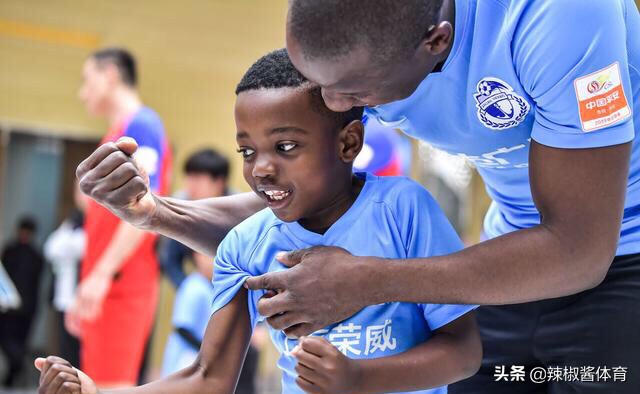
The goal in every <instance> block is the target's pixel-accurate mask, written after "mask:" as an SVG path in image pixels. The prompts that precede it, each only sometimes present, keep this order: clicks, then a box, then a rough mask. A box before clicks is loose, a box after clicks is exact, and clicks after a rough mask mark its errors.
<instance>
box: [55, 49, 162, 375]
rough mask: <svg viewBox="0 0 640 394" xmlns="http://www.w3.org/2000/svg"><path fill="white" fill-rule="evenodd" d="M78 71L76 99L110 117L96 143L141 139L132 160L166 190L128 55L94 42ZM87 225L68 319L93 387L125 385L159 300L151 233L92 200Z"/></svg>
mask: <svg viewBox="0 0 640 394" xmlns="http://www.w3.org/2000/svg"><path fill="white" fill-rule="evenodd" d="M82 76H83V83H82V87H81V88H80V92H79V96H80V99H81V100H82V101H83V102H84V104H85V105H86V107H87V110H88V111H89V112H90V113H91V114H93V115H95V116H100V117H103V118H106V119H107V121H108V122H109V125H110V130H109V133H108V134H107V135H106V136H105V137H104V139H103V140H102V143H103V144H105V143H108V142H110V141H115V140H117V139H118V138H120V137H122V136H128V137H130V138H133V139H135V140H136V141H137V143H138V144H139V147H140V148H139V149H138V152H137V153H136V162H137V165H138V166H140V167H141V168H142V169H143V170H144V171H145V174H146V177H147V178H148V183H149V185H150V189H151V190H154V192H156V193H159V194H165V193H166V192H167V191H168V186H169V177H170V168H171V154H170V151H169V147H168V142H167V139H166V137H165V134H164V130H163V126H162V122H161V120H160V118H159V117H158V115H156V113H155V112H153V111H152V110H151V109H149V108H147V107H144V106H143V104H142V102H141V100H140V97H139V95H138V93H137V90H136V84H137V70H136V64H135V59H134V58H133V56H132V55H131V54H130V53H129V52H127V51H126V50H123V49H119V48H107V49H103V50H100V51H98V52H96V53H94V54H93V55H91V56H90V57H89V59H87V61H86V62H85V64H84V67H83V71H82ZM123 156H124V155H123ZM106 164H107V165H109V163H106ZM111 168H112V169H113V168H115V167H111ZM117 171H118V172H119V173H120V174H122V175H124V176H127V175H128V174H132V173H134V172H136V173H137V169H136V166H135V165H134V164H132V163H130V164H129V165H127V166H120V167H118V169H117ZM83 181H86V180H85V179H83ZM85 231H86V237H87V250H86V254H85V257H84V260H83V262H82V265H81V279H80V283H79V285H78V289H77V291H76V298H75V300H74V302H73V303H72V306H71V309H70V310H69V311H68V312H67V319H66V320H67V326H68V328H69V329H70V331H71V332H74V333H76V334H77V335H79V336H80V343H81V356H80V359H81V367H82V368H83V369H84V370H88V371H89V370H90V371H92V373H93V374H94V376H95V377H96V383H97V384H98V386H99V387H119V386H131V385H133V384H134V383H135V382H136V378H137V376H138V371H139V369H140V363H141V361H142V357H143V352H144V348H145V344H146V342H147V339H148V337H149V335H150V332H151V327H152V325H153V320H154V315H155V309H156V304H157V295H158V282H159V277H158V263H157V260H156V256H155V250H154V246H155V238H156V237H155V235H153V234H150V233H146V232H144V231H142V230H139V229H136V228H135V227H133V226H131V225H130V224H127V223H125V222H123V221H121V220H119V219H118V218H117V217H116V216H114V215H113V214H111V213H110V212H109V211H108V210H106V209H105V208H103V207H101V206H100V205H98V204H97V203H95V202H90V203H89V206H88V207H87V211H86V218H85Z"/></svg>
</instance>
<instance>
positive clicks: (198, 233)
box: [76, 137, 264, 255]
mask: <svg viewBox="0 0 640 394" xmlns="http://www.w3.org/2000/svg"><path fill="white" fill-rule="evenodd" d="M136 149H137V144H136V143H135V141H134V140H133V139H131V138H126V137H125V138H121V139H120V140H118V141H117V142H115V143H106V144H104V145H102V146H100V147H99V148H98V149H96V150H95V151H94V152H93V153H92V154H91V155H90V156H89V157H88V158H87V159H86V160H84V161H83V162H82V163H80V165H79V166H78V169H77V171H76V175H77V177H78V179H79V180H80V188H81V189H82V191H83V192H84V193H85V194H87V195H88V196H90V197H91V198H93V199H94V200H96V201H97V202H99V203H100V204H102V205H103V206H105V207H106V208H108V209H109V210H110V211H111V212H113V213H114V214H115V215H116V216H118V217H120V218H121V219H123V220H125V221H127V222H129V223H131V224H132V225H134V226H136V227H138V228H141V229H144V230H149V231H155V232H158V233H160V234H162V235H165V236H167V237H169V238H173V239H176V240H178V241H180V242H182V243H183V244H185V245H187V246H189V247H190V248H192V249H194V250H196V251H199V252H202V253H204V254H207V255H214V254H215V246H216V245H218V244H219V243H220V241H221V240H222V238H224V236H225V235H226V233H227V232H228V231H229V230H230V229H231V228H232V227H234V226H235V225H237V224H238V223H240V222H241V221H242V220H244V219H246V218H247V217H249V216H251V215H252V214H253V213H255V212H257V211H259V210H260V209H262V208H264V203H263V202H262V201H261V200H260V198H259V197H257V196H256V195H255V194H254V193H244V194H239V195H234V196H228V197H218V198H211V199H205V200H198V201H184V200H178V199H173V198H164V197H159V196H156V195H154V194H153V193H151V192H150V190H149V179H148V177H147V175H146V174H145V173H144V172H143V171H141V170H140V169H139V166H137V165H136V164H135V161H134V159H133V158H132V157H131V155H133V153H134V152H135V151H136Z"/></svg>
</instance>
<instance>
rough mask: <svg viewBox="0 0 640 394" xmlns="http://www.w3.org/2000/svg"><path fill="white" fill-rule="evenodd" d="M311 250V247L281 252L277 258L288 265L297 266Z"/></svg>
mask: <svg viewBox="0 0 640 394" xmlns="http://www.w3.org/2000/svg"><path fill="white" fill-rule="evenodd" d="M308 252H309V249H299V250H294V251H291V252H280V253H278V254H277V255H276V260H278V261H279V262H281V263H282V264H284V265H286V266H287V267H289V268H291V267H295V266H296V265H298V264H300V262H301V261H302V257H304V255H305V254H307V253H308Z"/></svg>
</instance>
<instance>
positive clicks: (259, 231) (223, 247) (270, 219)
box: [218, 208, 284, 255]
mask: <svg viewBox="0 0 640 394" xmlns="http://www.w3.org/2000/svg"><path fill="white" fill-rule="evenodd" d="M283 223H284V222H283V221H281V220H280V219H278V218H277V217H276V215H274V213H273V212H272V211H271V209H269V208H264V209H263V210H261V211H258V212H256V213H254V214H253V215H251V216H249V217H248V218H247V219H245V220H244V221H242V222H241V223H240V224H238V225H236V226H235V227H234V228H232V229H231V231H230V232H229V234H227V236H226V237H225V238H224V239H223V240H222V243H221V244H220V246H219V247H218V253H220V252H221V251H228V249H229V248H234V249H236V252H240V251H242V254H243V255H250V254H251V252H252V251H253V250H255V249H256V247H257V246H258V245H259V244H260V243H261V242H262V241H263V240H264V239H265V238H266V237H267V235H268V234H269V232H270V231H272V230H273V229H276V228H278V227H279V226H281V225H282V224H283Z"/></svg>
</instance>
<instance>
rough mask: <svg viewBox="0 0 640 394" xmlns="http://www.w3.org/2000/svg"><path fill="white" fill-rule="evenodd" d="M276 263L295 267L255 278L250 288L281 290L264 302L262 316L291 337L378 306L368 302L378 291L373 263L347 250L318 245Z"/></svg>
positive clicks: (281, 257) (249, 282)
mask: <svg viewBox="0 0 640 394" xmlns="http://www.w3.org/2000/svg"><path fill="white" fill-rule="evenodd" d="M276 258H277V259H278V261H280V262H281V263H282V264H284V265H286V266H288V267H291V268H290V269H288V270H285V271H279V272H271V273H267V274H264V275H261V276H257V277H253V278H249V279H247V281H246V282H245V287H247V288H248V289H250V290H258V289H266V290H277V291H278V294H276V295H275V296H272V297H263V298H262V299H261V300H260V301H259V302H258V312H259V313H260V314H261V315H263V316H266V317H267V322H268V323H269V325H270V326H271V327H273V328H274V329H276V330H283V331H284V332H285V334H286V335H287V336H289V337H293V338H297V337H300V336H303V335H309V334H311V333H313V332H315V331H317V330H319V329H322V328H323V327H326V326H328V325H329V324H332V323H337V322H339V321H342V320H344V319H346V318H348V317H350V316H352V315H354V314H355V313H356V312H358V311H359V310H360V309H362V308H364V307H365V306H367V305H371V304H374V303H375V302H373V301H371V300H368V297H367V294H371V293H372V292H370V291H367V289H370V288H371V287H373V286H375V284H373V283H372V281H371V280H370V279H371V278H367V275H369V274H368V271H367V270H365V269H364V267H365V266H367V265H368V264H367V261H364V262H363V261H362V258H360V257H355V256H353V255H352V254H350V253H349V252H347V251H346V250H344V249H342V248H338V247H333V246H316V247H313V248H309V249H302V250H297V251H293V252H289V253H281V254H279V255H278V256H277V257H276ZM367 259H369V258H367Z"/></svg>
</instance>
